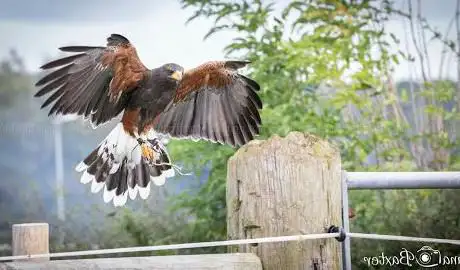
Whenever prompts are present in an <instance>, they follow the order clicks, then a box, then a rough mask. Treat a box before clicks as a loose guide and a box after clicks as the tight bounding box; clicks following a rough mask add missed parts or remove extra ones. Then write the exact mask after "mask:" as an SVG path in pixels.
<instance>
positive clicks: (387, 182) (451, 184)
mask: <svg viewBox="0 0 460 270" xmlns="http://www.w3.org/2000/svg"><path fill="white" fill-rule="evenodd" d="M347 185H348V189H460V172H347Z"/></svg>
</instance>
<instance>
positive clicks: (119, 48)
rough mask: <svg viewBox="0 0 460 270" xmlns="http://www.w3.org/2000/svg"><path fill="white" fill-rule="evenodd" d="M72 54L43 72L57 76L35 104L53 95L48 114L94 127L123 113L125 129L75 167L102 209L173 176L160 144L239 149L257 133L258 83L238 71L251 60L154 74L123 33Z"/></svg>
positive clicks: (46, 82) (46, 81)
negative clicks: (187, 142) (188, 142)
mask: <svg viewBox="0 0 460 270" xmlns="http://www.w3.org/2000/svg"><path fill="white" fill-rule="evenodd" d="M59 49H60V50H61V51H63V52H71V53H74V54H72V55H70V56H67V57H63V58H59V59H56V60H54V61H51V62H48V63H46V64H44V65H43V66H41V69H43V70H49V69H54V70H53V71H51V72H49V73H48V74H47V75H45V76H43V77H42V78H41V79H40V80H38V81H37V83H36V86H37V87H40V89H39V90H38V91H37V93H36V94H35V97H41V96H44V95H49V96H48V97H47V98H46V100H44V102H43V104H42V107H41V108H45V107H47V106H49V105H51V104H52V106H51V108H50V109H49V113H48V115H49V116H51V115H58V114H61V115H66V114H76V115H79V116H82V117H83V118H85V119H87V120H89V121H90V122H91V124H92V125H93V127H94V128H96V127H98V126H99V125H101V124H103V123H106V122H108V121H110V120H111V119H113V118H115V117H117V116H118V115H121V114H122V117H121V122H120V123H118V124H117V125H116V126H115V128H114V129H113V130H112V131H111V132H110V133H109V134H108V136H107V137H105V139H104V140H102V142H101V143H100V144H99V145H98V146H97V147H96V148H95V149H94V150H93V151H92V152H91V153H90V154H89V155H88V156H87V157H86V158H84V159H83V161H81V162H80V163H79V164H78V165H77V166H76V168H75V169H76V170H77V171H78V172H80V173H82V175H81V179H80V181H81V183H83V184H87V183H90V182H91V191H92V192H93V193H98V192H100V191H101V190H102V189H104V192H103V199H104V202H106V203H109V202H110V201H112V200H113V204H114V205H115V206H122V205H124V204H125V203H126V202H127V198H128V195H129V198H130V199H132V200H134V199H135V198H136V196H137V194H138V193H139V196H140V197H141V198H142V199H146V198H147V197H148V196H149V193H150V183H151V182H153V183H154V184H156V185H163V184H164V183H165V181H166V178H169V177H173V176H174V175H175V171H174V167H173V166H172V164H171V163H170V157H169V154H168V152H167V150H166V147H165V146H164V145H163V144H162V143H161V141H160V140H159V135H160V134H164V135H168V136H170V137H172V138H179V139H180V138H182V139H193V140H208V141H212V142H217V143H221V144H227V145H230V146H233V147H238V146H241V145H244V144H246V143H247V142H248V141H250V140H252V139H253V138H254V137H255V136H257V135H258V134H259V128H260V125H261V118H260V109H262V102H261V99H260V97H259V96H258V94H257V92H258V91H259V90H260V86H259V84H258V83H257V82H256V81H254V80H253V79H251V78H248V77H247V76H244V75H243V74H240V73H239V72H238V70H239V69H240V68H243V67H245V66H246V65H248V64H249V62H248V61H209V62H206V63H203V64H201V65H199V66H197V67H195V68H192V69H190V70H186V71H184V68H183V67H182V66H180V65H178V64H175V63H167V64H164V65H162V66H160V67H157V68H154V69H149V68H147V67H146V66H145V65H144V64H143V63H142V61H141V60H140V59H139V57H138V55H137V52H136V48H135V47H134V46H133V45H132V44H131V42H130V41H129V40H128V39H127V38H126V37H124V36H122V35H120V34H112V35H110V37H108V38H107V43H106V46H67V47H61V48H59Z"/></svg>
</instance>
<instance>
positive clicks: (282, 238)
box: [0, 233, 340, 261]
mask: <svg viewBox="0 0 460 270" xmlns="http://www.w3.org/2000/svg"><path fill="white" fill-rule="evenodd" d="M339 236H340V234H339V233H319V234H307V235H292V236H278V237H264V238H254V239H241V240H226V241H213V242H200V243H186V244H173V245H161V246H145V247H128V248H112V249H99V250H82V251H72V252H59V253H50V254H36V255H18V256H7V257H0V261H10V260H23V259H33V258H57V257H74V256H84V255H101V254H112V253H128V252H142V251H158V250H171V249H186V248H204V247H218V246H231V245H243V244H257V243H273V242H289V241H302V240H313V239H326V238H335V237H339Z"/></svg>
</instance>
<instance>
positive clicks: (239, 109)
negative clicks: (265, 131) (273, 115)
mask: <svg viewBox="0 0 460 270" xmlns="http://www.w3.org/2000/svg"><path fill="white" fill-rule="evenodd" d="M248 63H249V62H246V61H214V62H208V63H205V64H202V65H200V66H198V67H196V68H194V69H191V70H189V71H187V72H185V73H184V76H183V78H182V81H181V83H180V84H179V86H178V88H177V89H176V93H175V96H174V99H173V100H172V101H171V102H170V103H169V104H168V106H167V107H166V108H165V110H164V111H163V112H162V113H161V114H159V115H158V116H157V117H156V118H155V121H154V123H153V128H154V129H155V131H157V132H160V133H167V134H169V135H171V136H172V137H176V138H184V137H185V138H188V137H191V138H194V139H205V140H210V141H213V142H220V143H222V144H229V145H232V146H241V145H244V144H245V143H247V142H248V141H250V140H252V139H253V138H254V136H255V135H257V134H259V126H260V124H261V119H260V114H259V109H261V108H262V102H261V100H260V98H259V96H258V95H257V93H256V92H257V91H259V90H260V86H259V84H258V83H257V82H255V81H254V80H252V79H250V78H248V77H246V76H244V75H242V74H239V73H238V71H237V70H238V69H239V68H242V67H244V66H246V65H247V64H248Z"/></svg>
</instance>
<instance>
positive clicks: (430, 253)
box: [415, 246, 441, 267]
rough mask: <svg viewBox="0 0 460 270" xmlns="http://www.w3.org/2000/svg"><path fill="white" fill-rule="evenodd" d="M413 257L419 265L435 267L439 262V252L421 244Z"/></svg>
mask: <svg viewBox="0 0 460 270" xmlns="http://www.w3.org/2000/svg"><path fill="white" fill-rule="evenodd" d="M415 259H416V261H417V263H418V264H419V265H420V266H423V267H435V266H438V265H439V264H441V252H439V250H436V249H432V248H431V247H430V246H423V247H422V248H421V249H419V250H417V255H416V257H415Z"/></svg>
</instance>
